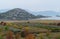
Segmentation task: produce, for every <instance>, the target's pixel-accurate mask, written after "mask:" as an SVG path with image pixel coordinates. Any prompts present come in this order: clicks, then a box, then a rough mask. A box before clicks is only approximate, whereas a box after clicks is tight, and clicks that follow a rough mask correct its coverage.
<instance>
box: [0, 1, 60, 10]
mask: <svg viewBox="0 0 60 39" xmlns="http://www.w3.org/2000/svg"><path fill="white" fill-rule="evenodd" d="M12 8H22V9H27V10H31V11H47V10H51V11H60V0H0V10H1V9H12Z"/></svg>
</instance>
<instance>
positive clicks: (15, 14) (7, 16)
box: [0, 8, 37, 20]
mask: <svg viewBox="0 0 60 39" xmlns="http://www.w3.org/2000/svg"><path fill="white" fill-rule="evenodd" d="M34 18H37V17H36V16H35V15H33V14H31V13H29V12H27V11H25V10H23V9H19V8H15V9H12V10H9V11H7V12H4V13H0V20H2V19H3V20H28V19H34Z"/></svg>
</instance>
